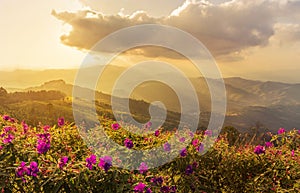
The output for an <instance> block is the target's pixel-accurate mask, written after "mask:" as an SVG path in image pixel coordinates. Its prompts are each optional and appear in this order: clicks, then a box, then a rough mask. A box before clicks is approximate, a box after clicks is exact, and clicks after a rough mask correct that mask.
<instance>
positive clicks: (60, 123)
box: [57, 117, 65, 127]
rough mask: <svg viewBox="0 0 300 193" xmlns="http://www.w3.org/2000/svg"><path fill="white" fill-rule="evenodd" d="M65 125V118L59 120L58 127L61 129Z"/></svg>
mask: <svg viewBox="0 0 300 193" xmlns="http://www.w3.org/2000/svg"><path fill="white" fill-rule="evenodd" d="M64 124H65V119H64V118H63V117H60V118H58V120H57V125H58V126H59V127H62V126H64Z"/></svg>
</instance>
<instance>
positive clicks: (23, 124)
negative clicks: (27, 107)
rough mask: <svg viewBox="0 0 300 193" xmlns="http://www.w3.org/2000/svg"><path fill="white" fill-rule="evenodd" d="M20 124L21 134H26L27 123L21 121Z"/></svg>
mask: <svg viewBox="0 0 300 193" xmlns="http://www.w3.org/2000/svg"><path fill="white" fill-rule="evenodd" d="M22 126H23V134H26V133H27V132H28V125H27V124H26V123H25V122H24V121H22Z"/></svg>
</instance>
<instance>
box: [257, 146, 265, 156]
mask: <svg viewBox="0 0 300 193" xmlns="http://www.w3.org/2000/svg"><path fill="white" fill-rule="evenodd" d="M254 153H256V154H257V155H259V154H262V153H265V147H264V146H261V145H258V146H256V147H255V149H254Z"/></svg>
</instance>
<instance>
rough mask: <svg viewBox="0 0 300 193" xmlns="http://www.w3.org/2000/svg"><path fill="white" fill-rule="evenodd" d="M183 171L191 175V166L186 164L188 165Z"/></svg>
mask: <svg viewBox="0 0 300 193" xmlns="http://www.w3.org/2000/svg"><path fill="white" fill-rule="evenodd" d="M185 173H186V174H187V175H191V174H192V173H193V166H191V165H188V166H187V167H186V169H185Z"/></svg>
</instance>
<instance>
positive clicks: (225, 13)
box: [52, 0, 300, 60]
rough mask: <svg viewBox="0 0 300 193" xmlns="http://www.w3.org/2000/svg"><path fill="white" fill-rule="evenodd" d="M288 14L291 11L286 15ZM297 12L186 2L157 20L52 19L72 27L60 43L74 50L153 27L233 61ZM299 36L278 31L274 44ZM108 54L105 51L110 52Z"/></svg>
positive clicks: (239, 2) (84, 15)
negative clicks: (186, 36) (173, 30)
mask: <svg viewBox="0 0 300 193" xmlns="http://www.w3.org/2000/svg"><path fill="white" fill-rule="evenodd" d="M286 9H291V11H290V12H288V11H287V10H286ZM299 11H300V3H299V2H293V1H275V0H269V1H266V0H253V1H248V0H233V1H230V2H227V3H222V4H211V3H209V2H206V1H195V0H187V1H186V2H185V3H184V4H183V5H182V6H180V7H178V8H177V9H176V10H174V11H173V12H172V14H170V15H169V16H167V17H161V18H154V17H151V16H149V15H148V14H147V13H146V12H144V11H137V12H135V13H133V14H131V15H124V14H118V15H104V14H102V13H99V12H93V11H79V12H77V13H69V12H61V13H57V12H55V11H53V12H52V15H54V16H55V17H56V18H57V19H59V20H62V21H63V22H65V23H67V24H69V25H71V26H72V31H70V33H69V34H64V35H62V36H61V41H62V43H63V44H65V45H68V46H72V47H76V48H78V49H85V50H89V49H91V48H92V47H93V46H94V45H95V43H97V42H98V41H99V40H101V39H102V38H104V37H105V36H107V35H109V34H110V33H112V32H115V31H117V30H119V29H122V28H124V27H130V26H134V25H139V24H149V23H157V24H164V25H170V26H174V27H177V28H179V29H182V30H184V31H187V32H188V33H190V34H192V35H193V36H194V37H196V38H197V39H199V40H200V41H201V42H202V43H203V44H204V45H205V46H206V47H207V48H208V49H209V50H210V51H211V53H212V54H213V55H214V56H215V57H220V58H224V57H226V56H229V58H232V56H234V53H240V52H242V51H243V50H245V49H248V48H251V47H257V46H266V45H268V42H269V39H270V37H272V36H273V35H274V34H275V31H276V32H277V31H278V29H279V28H282V26H281V27H280V26H278V23H280V22H288V23H289V22H297V21H298V20H297V18H298V15H299ZM289 19H290V20H289ZM281 20H282V21H281ZM289 29H290V28H289ZM298 30H299V26H294V27H292V30H291V31H289V30H285V29H284V28H282V29H280V31H281V32H280V33H281V35H279V36H278V38H282V39H283V40H282V41H285V39H287V40H291V39H298V37H299V35H297V34H298V32H299V31H298ZM169 35H170V36H171V34H169ZM153 36H155V37H151V38H160V39H161V40H162V41H167V40H169V39H170V38H169V37H161V36H160V34H153ZM127 41H130V40H127ZM124 44H126V41H124ZM112 49H113V47H112ZM106 51H109V48H108V49H107V50H106ZM138 53H139V54H143V55H145V56H149V57H152V56H155V57H159V56H161V55H162V54H165V55H166V57H172V56H174V54H169V53H168V51H166V52H163V51H161V50H159V51H158V49H147V50H142V51H140V52H138ZM236 57H237V58H240V56H236ZM237 58H236V59H237ZM236 59H233V58H232V60H236Z"/></svg>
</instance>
